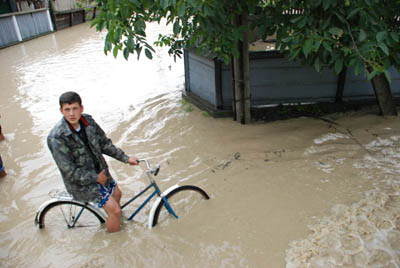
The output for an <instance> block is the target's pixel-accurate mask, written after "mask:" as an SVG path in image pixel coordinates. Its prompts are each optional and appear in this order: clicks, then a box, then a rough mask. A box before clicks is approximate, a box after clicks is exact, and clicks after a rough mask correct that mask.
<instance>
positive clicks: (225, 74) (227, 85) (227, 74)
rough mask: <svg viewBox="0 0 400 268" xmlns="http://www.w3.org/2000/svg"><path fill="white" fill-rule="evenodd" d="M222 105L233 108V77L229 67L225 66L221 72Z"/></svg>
mask: <svg viewBox="0 0 400 268" xmlns="http://www.w3.org/2000/svg"><path fill="white" fill-rule="evenodd" d="M221 87H222V105H223V107H224V108H231V107H232V75H231V70H230V68H229V67H228V66H226V65H223V66H222V70H221Z"/></svg>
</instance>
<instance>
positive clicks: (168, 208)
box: [121, 160, 178, 221]
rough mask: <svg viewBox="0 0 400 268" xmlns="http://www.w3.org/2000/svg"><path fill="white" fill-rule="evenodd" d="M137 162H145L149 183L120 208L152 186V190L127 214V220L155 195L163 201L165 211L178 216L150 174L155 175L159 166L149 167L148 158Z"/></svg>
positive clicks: (122, 207)
mask: <svg viewBox="0 0 400 268" xmlns="http://www.w3.org/2000/svg"><path fill="white" fill-rule="evenodd" d="M138 161H139V162H145V163H146V166H147V171H146V174H147V176H148V177H149V180H150V184H149V185H148V186H147V187H146V188H145V189H144V190H142V191H141V192H140V193H138V194H137V195H135V196H134V197H132V198H131V199H130V200H129V201H127V202H126V203H125V204H123V205H122V206H121V209H124V208H125V207H126V206H128V205H129V204H130V203H132V202H133V201H135V200H136V199H137V198H138V197H140V196H142V195H143V194H144V193H146V192H147V191H148V190H149V189H151V188H154V191H153V192H152V193H151V194H150V195H149V196H148V197H147V199H146V200H145V201H144V202H143V203H142V204H141V205H140V206H139V207H138V208H137V209H136V210H135V211H134V212H133V213H132V214H131V216H129V218H128V221H130V220H132V219H133V218H134V217H135V216H136V215H137V214H138V213H139V212H140V211H141V210H142V209H143V208H144V207H145V206H146V205H147V203H148V202H149V201H150V200H151V199H152V198H153V197H154V196H155V195H158V196H159V197H160V198H161V199H162V200H163V201H164V205H165V208H166V209H167V211H168V212H169V213H170V214H171V215H173V216H174V217H175V218H178V216H177V215H176V214H175V212H174V210H173V209H172V208H171V206H170V205H169V203H168V200H167V199H166V198H165V195H163V194H162V192H161V190H160V188H159V187H158V185H157V183H156V182H155V180H154V178H153V177H152V176H151V175H152V174H153V175H154V176H157V174H158V171H159V170H160V166H157V167H156V168H155V169H152V168H151V167H150V164H149V162H148V160H138Z"/></svg>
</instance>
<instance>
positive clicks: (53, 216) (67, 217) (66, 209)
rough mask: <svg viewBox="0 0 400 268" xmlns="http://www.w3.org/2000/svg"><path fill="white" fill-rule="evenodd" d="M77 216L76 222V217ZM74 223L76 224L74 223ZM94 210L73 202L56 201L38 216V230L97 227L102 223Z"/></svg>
mask: <svg viewBox="0 0 400 268" xmlns="http://www.w3.org/2000/svg"><path fill="white" fill-rule="evenodd" d="M78 215H79V218H78V220H76V219H77V217H78ZM75 221H76V222H75ZM104 222H105V221H104V219H103V217H101V216H100V215H99V214H98V213H97V212H96V211H95V210H93V209H91V208H90V207H87V206H85V205H84V204H82V203H79V202H74V201H57V202H54V203H50V204H49V205H48V206H47V207H45V208H44V209H43V211H42V213H41V214H40V215H39V218H38V223H39V228H40V229H42V228H46V229H48V228H51V229H53V228H54V229H55V228H60V229H61V228H65V227H67V228H74V227H92V228H93V227H98V226H100V225H101V224H102V223H104Z"/></svg>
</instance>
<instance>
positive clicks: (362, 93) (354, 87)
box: [343, 67, 400, 100]
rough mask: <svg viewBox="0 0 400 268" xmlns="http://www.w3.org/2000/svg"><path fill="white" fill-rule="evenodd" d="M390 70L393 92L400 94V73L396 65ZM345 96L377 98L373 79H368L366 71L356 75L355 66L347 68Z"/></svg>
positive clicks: (394, 94) (345, 97)
mask: <svg viewBox="0 0 400 268" xmlns="http://www.w3.org/2000/svg"><path fill="white" fill-rule="evenodd" d="M389 72H390V76H391V80H392V82H391V85H390V87H391V90H392V94H393V96H399V95H400V73H399V72H398V71H397V70H396V69H395V68H394V67H391V68H390V69H389ZM343 98H344V99H345V100H353V99H370V98H375V93H374V89H373V87H372V84H371V81H368V79H367V77H366V75H365V72H364V71H362V72H361V73H360V75H358V76H356V75H355V73H354V69H353V68H349V69H348V70H347V74H346V83H345V87H344V92H343Z"/></svg>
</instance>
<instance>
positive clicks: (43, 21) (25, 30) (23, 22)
mask: <svg viewBox="0 0 400 268" xmlns="http://www.w3.org/2000/svg"><path fill="white" fill-rule="evenodd" d="M16 19H17V22H18V26H19V29H20V32H21V36H22V39H29V38H32V37H34V36H37V35H40V34H43V33H46V32H50V31H51V28H50V25H49V19H48V17H47V11H46V10H44V11H41V12H35V13H26V14H21V15H17V16H16Z"/></svg>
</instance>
